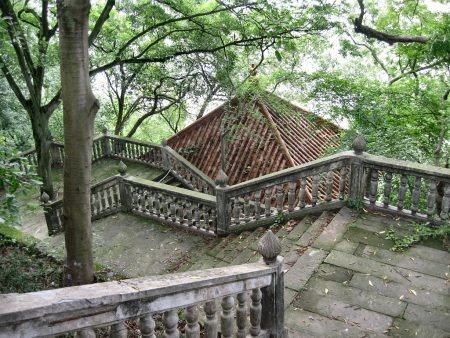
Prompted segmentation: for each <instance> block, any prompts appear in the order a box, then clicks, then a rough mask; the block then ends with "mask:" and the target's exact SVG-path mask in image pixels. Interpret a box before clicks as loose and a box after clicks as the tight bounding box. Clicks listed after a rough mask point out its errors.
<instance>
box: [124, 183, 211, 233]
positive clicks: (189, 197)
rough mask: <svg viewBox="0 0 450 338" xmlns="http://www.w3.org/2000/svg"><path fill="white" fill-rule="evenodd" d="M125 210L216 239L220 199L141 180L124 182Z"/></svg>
mask: <svg viewBox="0 0 450 338" xmlns="http://www.w3.org/2000/svg"><path fill="white" fill-rule="evenodd" d="M123 184H124V194H126V197H124V196H125V195H122V201H125V200H127V201H128V202H129V203H128V202H127V203H125V202H123V206H124V207H123V210H124V211H130V212H132V213H134V214H137V215H140V216H143V217H146V218H150V219H154V220H156V221H159V222H162V223H165V224H169V225H173V226H178V227H182V228H183V229H187V230H191V231H195V232H200V233H201V234H204V235H212V236H213V235H215V233H216V230H217V225H216V198H215V197H214V196H212V195H208V194H204V193H201V192H197V191H192V190H188V189H183V188H179V187H174V186H170V185H167V184H163V183H158V182H154V181H149V180H144V179H141V178H137V177H131V176H128V177H125V178H124V179H123Z"/></svg>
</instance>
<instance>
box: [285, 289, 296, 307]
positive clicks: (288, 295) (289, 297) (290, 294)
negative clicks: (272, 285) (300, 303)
mask: <svg viewBox="0 0 450 338" xmlns="http://www.w3.org/2000/svg"><path fill="white" fill-rule="evenodd" d="M296 296H297V291H294V290H291V289H288V288H284V309H287V308H288V307H289V306H290V305H291V303H292V302H293V301H294V299H295V297H296Z"/></svg>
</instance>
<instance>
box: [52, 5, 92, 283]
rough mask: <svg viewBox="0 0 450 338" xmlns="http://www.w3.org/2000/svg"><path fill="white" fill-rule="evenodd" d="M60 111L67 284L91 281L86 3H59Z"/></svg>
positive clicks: (89, 126)
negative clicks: (61, 118) (61, 110)
mask: <svg viewBox="0 0 450 338" xmlns="http://www.w3.org/2000/svg"><path fill="white" fill-rule="evenodd" d="M57 4H58V23H59V30H60V35H59V41H60V61H61V85H62V96H63V107H64V146H65V153H66V158H65V162H64V227H65V240H66V254H67V258H66V259H67V261H66V264H67V275H66V282H67V283H68V284H72V285H79V284H86V283H92V282H93V280H94V264H93V257H92V231H91V206H90V176H91V156H92V154H91V153H92V139H93V128H94V118H95V114H96V113H97V111H98V108H99V104H98V101H97V100H96V99H95V97H94V95H93V93H92V90H91V85H90V79H89V60H88V18H89V9H90V3H89V0H58V2H57Z"/></svg>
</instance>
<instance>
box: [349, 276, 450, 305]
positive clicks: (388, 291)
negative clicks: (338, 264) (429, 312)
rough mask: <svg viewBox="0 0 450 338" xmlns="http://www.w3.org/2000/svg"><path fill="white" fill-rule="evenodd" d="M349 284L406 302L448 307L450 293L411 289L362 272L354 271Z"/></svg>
mask: <svg viewBox="0 0 450 338" xmlns="http://www.w3.org/2000/svg"><path fill="white" fill-rule="evenodd" d="M369 282H370V283H369ZM349 285H350V286H354V287H356V288H359V289H361V290H372V291H375V292H377V293H378V294H380V295H383V296H386V297H390V298H393V299H398V300H400V299H401V300H403V301H405V302H408V303H413V304H417V305H422V306H426V307H430V308H444V309H445V308H449V307H450V295H447V296H446V295H441V294H438V293H434V292H432V291H430V290H424V289H413V288H411V286H408V285H406V284H402V283H396V282H392V281H389V280H384V279H382V278H378V277H375V276H368V275H366V274H362V273H355V274H354V275H353V277H352V279H351V280H350V282H349ZM412 290H413V291H412ZM414 292H415V294H414Z"/></svg>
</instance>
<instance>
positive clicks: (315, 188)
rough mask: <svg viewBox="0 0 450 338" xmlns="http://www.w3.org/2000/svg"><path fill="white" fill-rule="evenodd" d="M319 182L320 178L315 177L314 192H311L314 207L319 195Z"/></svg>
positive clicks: (313, 182)
mask: <svg viewBox="0 0 450 338" xmlns="http://www.w3.org/2000/svg"><path fill="white" fill-rule="evenodd" d="M319 182H320V176H319V175H314V176H313V181H312V191H311V196H312V198H311V204H312V206H315V205H316V204H317V194H318V192H319Z"/></svg>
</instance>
